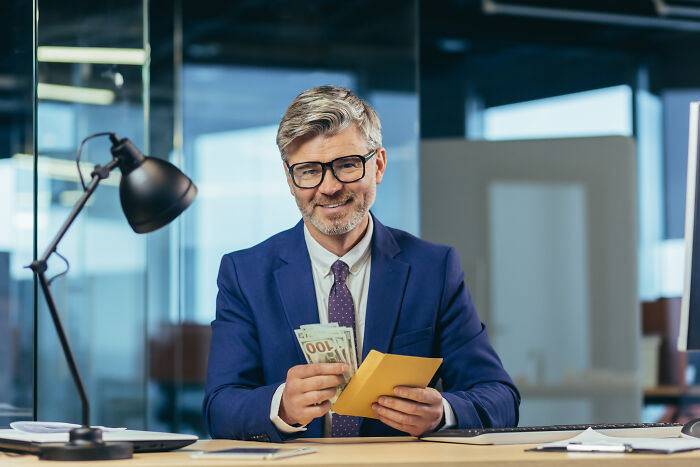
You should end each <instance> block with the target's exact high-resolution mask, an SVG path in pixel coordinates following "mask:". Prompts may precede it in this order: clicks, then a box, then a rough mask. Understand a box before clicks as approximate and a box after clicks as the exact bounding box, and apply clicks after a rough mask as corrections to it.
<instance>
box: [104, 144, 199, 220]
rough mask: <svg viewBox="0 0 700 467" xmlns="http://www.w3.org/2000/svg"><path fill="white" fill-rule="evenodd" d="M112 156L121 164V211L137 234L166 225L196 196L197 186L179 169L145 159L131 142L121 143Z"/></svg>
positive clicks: (115, 146)
mask: <svg viewBox="0 0 700 467" xmlns="http://www.w3.org/2000/svg"><path fill="white" fill-rule="evenodd" d="M112 153H113V154H114V155H115V156H116V157H118V158H119V160H120V163H119V168H120V169H121V172H122V180H121V182H120V184H119V199H120V200H121V204H122V211H124V215H125V216H126V219H127V221H128V222H129V225H130V226H131V228H132V229H133V230H134V232H136V233H148V232H153V231H154V230H156V229H159V228H161V227H163V226H165V225H167V224H168V223H170V222H171V221H172V220H174V219H175V218H176V217H177V216H179V215H180V214H181V213H182V212H183V211H184V210H185V209H187V207H188V206H189V205H190V204H192V201H194V198H195V197H196V196H197V187H196V185H195V184H194V183H193V182H192V180H190V178H189V177H187V175H185V174H184V173H182V172H181V171H180V169H178V168H177V167H175V166H174V165H173V164H171V163H170V162H167V161H164V160H162V159H157V158H154V157H147V156H144V155H143V154H142V153H141V152H140V151H139V150H138V149H136V147H135V146H134V145H133V144H132V143H131V142H130V141H129V140H127V139H122V140H120V141H119V142H118V143H117V144H115V145H114V146H113V148H112Z"/></svg>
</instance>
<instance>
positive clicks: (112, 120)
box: [37, 0, 149, 429]
mask: <svg viewBox="0 0 700 467" xmlns="http://www.w3.org/2000/svg"><path fill="white" fill-rule="evenodd" d="M38 9H39V12H40V17H39V18H40V19H39V23H38V49H37V58H38V88H37V92H38V104H37V115H38V128H37V138H38V148H37V153H38V162H37V202H38V217H37V228H38V242H37V244H38V249H39V251H40V252H42V251H43V249H44V248H46V246H47V244H48V242H49V241H50V240H51V239H52V238H53V236H54V235H55V234H56V232H57V231H58V229H59V227H60V225H61V224H62V223H63V222H64V220H65V219H66V217H67V215H68V213H69V212H70V210H71V208H72V206H73V205H74V203H75V201H76V200H77V199H78V197H79V196H80V195H81V194H82V190H83V187H82V185H81V182H80V180H79V177H78V171H77V168H76V163H75V159H76V148H77V146H78V145H79V144H80V142H81V140H83V139H84V138H85V137H87V136H89V135H91V134H94V133H98V132H105V131H108V132H115V133H117V134H118V135H119V136H121V137H128V138H129V139H131V140H132V141H133V142H134V144H136V145H137V146H138V147H140V148H142V149H144V150H145V151H147V150H148V140H147V136H148V118H147V115H148V98H147V91H148V67H149V65H148V50H147V49H146V48H145V45H146V44H147V43H148V40H147V27H146V26H145V25H146V24H147V21H148V18H147V16H146V15H145V13H144V2H143V1H142V0H127V1H122V2H119V3H118V4H114V3H104V2H91V3H90V2H70V3H65V2H60V3H57V2H51V1H44V0H40V1H39V2H38ZM109 148H110V143H109V140H108V139H107V138H106V137H101V138H98V139H95V140H91V141H90V142H88V143H87V145H86V146H85V148H84V150H83V152H82V156H81V171H82V173H83V176H84V177H85V178H86V180H89V177H90V172H91V171H92V168H93V167H94V166H95V165H96V164H101V165H104V164H106V163H107V162H109V161H110V160H111V154H110V152H109ZM118 172H119V171H115V172H113V173H112V174H111V176H110V177H109V178H108V179H106V180H104V181H103V182H102V183H101V184H100V186H99V187H98V189H97V191H96V192H95V194H94V196H93V197H92V198H91V199H90V201H89V202H88V205H87V206H86V207H85V209H84V210H83V212H82V213H81V215H80V216H79V217H78V219H77V220H76V222H75V223H74V224H73V226H72V227H71V229H70V230H69V231H68V233H67V234H66V236H65V237H64V239H63V240H62V242H61V244H60V245H59V248H58V253H60V254H61V255H63V256H64V257H65V258H66V261H65V262H64V261H62V260H61V259H60V257H58V256H57V255H54V256H53V257H52V258H51V260H50V261H49V270H48V273H47V274H48V276H49V277H52V276H55V275H56V274H59V273H61V272H62V271H64V270H67V269H68V268H70V270H69V273H68V274H67V275H65V276H63V277H60V278H57V279H56V280H55V282H53V284H52V289H53V292H54V295H55V300H56V303H57V307H58V310H59V312H60V314H61V316H62V319H63V321H64V327H65V328H66V332H67V333H68V338H69V340H70V343H71V345H72V348H73V353H74V354H75V356H76V359H77V363H78V366H79V369H80V372H81V374H82V377H83V380H84V383H85V386H86V389H87V393H88V397H89V399H90V402H91V413H92V417H91V422H92V423H94V424H100V425H107V426H128V427H129V428H132V429H138V428H145V416H144V412H145V406H146V398H145V389H144V388H145V374H146V366H145V361H144V354H145V334H146V329H145V326H144V323H145V316H146V312H147V310H146V281H145V278H146V269H147V261H146V241H145V239H144V238H143V237H139V236H137V235H136V234H135V233H134V232H133V231H132V230H131V229H130V227H129V225H128V224H127V222H126V220H125V219H124V216H123V214H122V212H121V206H120V204H119V199H118V198H119V195H118V190H117V187H118V184H119V173H118ZM38 304H39V307H38V330H37V348H38V355H37V392H38V394H37V398H38V405H37V417H38V419H40V420H61V421H70V422H76V421H79V420H80V415H81V411H80V403H79V399H78V397H77V393H76V389H75V386H74V384H73V381H72V379H71V377H70V373H69V372H68V369H67V366H66V364H65V358H64V355H63V353H62V351H61V349H60V346H59V344H58V340H57V338H56V332H55V330H54V327H53V323H52V321H51V319H50V318H49V315H48V311H47V309H46V306H45V302H44V298H43V296H41V295H40V296H39V300H38Z"/></svg>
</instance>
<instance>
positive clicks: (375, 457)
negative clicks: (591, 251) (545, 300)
mask: <svg viewBox="0 0 700 467" xmlns="http://www.w3.org/2000/svg"><path fill="white" fill-rule="evenodd" d="M251 445H252V446H260V443H254V442H246V441H229V440H211V441H199V442H197V443H196V444H193V445H192V446H188V447H187V448H185V449H181V450H178V451H174V452H164V453H151V454H136V455H135V456H134V458H133V459H130V460H124V461H103V462H81V463H69V462H49V461H39V460H38V459H37V458H36V457H35V456H17V457H13V456H12V455H7V454H5V453H0V464H2V465H3V467H4V466H19V465H44V466H46V465H56V466H59V465H64V466H67V465H71V466H74V465H79V466H82V467H93V466H97V465H99V466H109V465H112V466H115V467H119V466H125V467H127V466H129V467H130V466H144V467H146V466H148V467H151V466H198V467H209V466H216V467H220V466H236V467H247V466H260V465H267V466H272V465H294V466H299V465H310V466H320V465H329V466H334V467H340V466H383V467H385V466H394V465H396V466H399V465H400V466H405V465H410V466H417V465H430V466H465V465H466V466H469V465H488V466H489V467H495V466H516V465H517V466H525V467H527V466H556V465H561V464H563V463H566V464H567V465H568V464H574V465H586V466H591V467H592V466H595V467H602V466H607V465H614V466H618V465H640V466H641V465H643V466H669V467H671V466H673V467H682V466H685V465H688V466H689V465H698V464H699V463H700V451H692V452H685V453H678V454H670V455H662V454H656V455H652V454H594V453H572V454H567V453H559V452H525V449H527V448H531V447H533V446H532V445H512V446H470V445H466V444H448V443H434V442H426V441H417V440H415V438H409V437H406V438H349V439H344V440H337V439H335V440H333V441H330V440H327V439H315V440H313V439H307V440H297V441H294V442H291V443H287V444H286V446H290V445H291V446H303V445H306V446H314V447H316V448H318V453H315V454H309V455H304V456H298V457H290V458H286V459H277V460H267V461H241V460H232V459H222V460H218V459H206V460H205V459H192V458H190V456H189V454H190V453H192V452H194V451H201V450H204V451H210V450H215V449H225V448H230V447H234V446H251Z"/></svg>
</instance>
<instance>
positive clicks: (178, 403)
mask: <svg viewBox="0 0 700 467" xmlns="http://www.w3.org/2000/svg"><path fill="white" fill-rule="evenodd" d="M210 341H211V327H210V326H209V325H202V324H196V323H179V324H171V323H164V324H162V325H160V326H159V327H158V331H157V332H156V333H155V334H152V335H151V337H150V339H149V345H148V348H149V378H150V380H151V381H153V382H154V383H155V384H156V385H157V386H158V389H159V391H160V393H161V394H162V396H163V399H162V403H160V404H159V405H158V407H157V410H156V416H157V418H158V420H159V421H161V422H163V423H165V424H166V425H167V426H168V429H169V430H171V431H174V432H182V431H191V432H194V433H196V434H199V435H206V433H207V430H206V426H205V424H204V419H203V417H202V410H201V402H202V398H203V397H204V384H205V381H206V373H207V360H208V357H209V343H210ZM186 427H189V430H187V429H186Z"/></svg>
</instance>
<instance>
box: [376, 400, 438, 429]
mask: <svg viewBox="0 0 700 467" xmlns="http://www.w3.org/2000/svg"><path fill="white" fill-rule="evenodd" d="M372 410H373V411H374V413H376V414H377V417H379V420H380V421H382V422H383V423H385V424H387V425H389V426H390V427H392V428H396V429H397V430H399V431H403V432H406V433H409V434H411V435H413V436H419V435H421V434H422V433H424V432H425V431H426V430H425V429H423V427H422V425H423V424H422V423H421V419H420V417H418V416H416V415H409V414H405V413H402V412H398V411H396V410H393V409H390V408H388V407H385V406H382V405H379V404H377V403H376V402H374V403H373V404H372Z"/></svg>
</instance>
